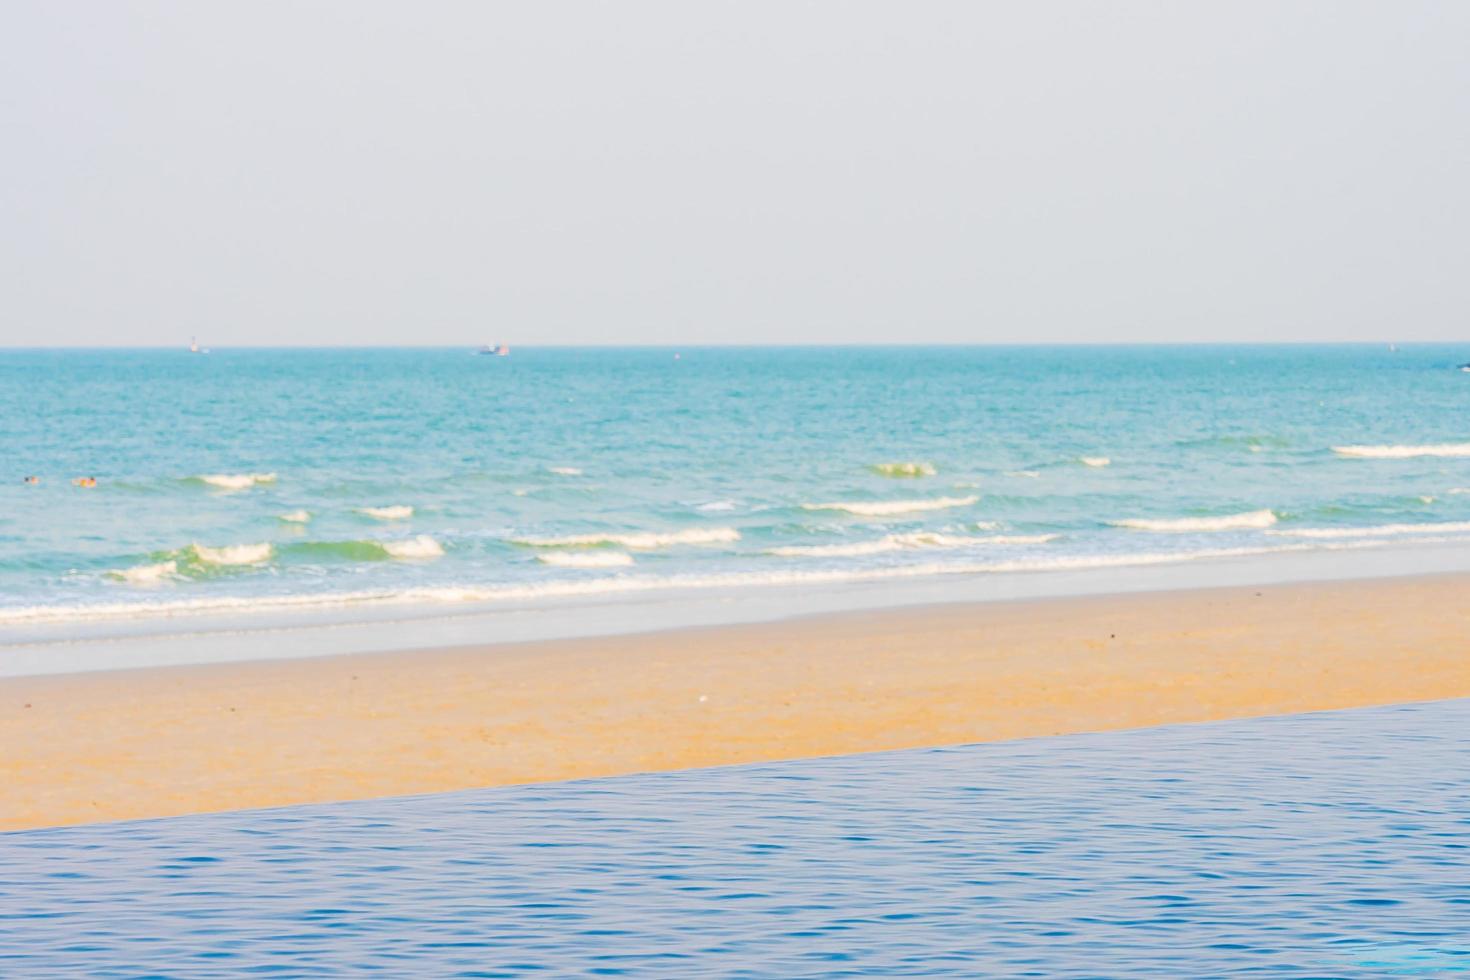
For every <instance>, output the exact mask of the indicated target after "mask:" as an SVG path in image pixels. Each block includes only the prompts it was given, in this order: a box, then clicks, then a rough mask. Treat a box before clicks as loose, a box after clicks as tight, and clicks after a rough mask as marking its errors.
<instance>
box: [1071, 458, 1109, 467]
mask: <svg viewBox="0 0 1470 980" xmlns="http://www.w3.org/2000/svg"><path fill="white" fill-rule="evenodd" d="M1077 461H1078V462H1079V463H1081V464H1082V465H1083V466H1094V467H1100V466H1112V465H1113V461H1112V460H1111V459H1109V458H1108V457H1106V456H1078V457H1077Z"/></svg>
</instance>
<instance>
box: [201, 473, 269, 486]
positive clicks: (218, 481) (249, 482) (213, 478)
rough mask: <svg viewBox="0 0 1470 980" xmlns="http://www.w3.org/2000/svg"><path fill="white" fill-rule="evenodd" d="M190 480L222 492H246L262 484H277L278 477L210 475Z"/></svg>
mask: <svg viewBox="0 0 1470 980" xmlns="http://www.w3.org/2000/svg"><path fill="white" fill-rule="evenodd" d="M189 479H190V480H194V481H197V482H199V483H203V484H207V485H208V486H211V487H219V488H220V489H222V490H246V489H249V488H250V487H253V486H256V485H257V484H261V483H275V482H276V475H275V474H274V473H208V474H205V475H203V476H191V477H189Z"/></svg>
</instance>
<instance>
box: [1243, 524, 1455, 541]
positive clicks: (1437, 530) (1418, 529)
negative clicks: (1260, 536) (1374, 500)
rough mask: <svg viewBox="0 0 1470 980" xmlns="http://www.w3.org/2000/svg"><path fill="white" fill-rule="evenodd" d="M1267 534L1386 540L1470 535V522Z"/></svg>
mask: <svg viewBox="0 0 1470 980" xmlns="http://www.w3.org/2000/svg"><path fill="white" fill-rule="evenodd" d="M1268 533H1270V534H1274V535H1276V536H1278V537H1283V538H1388V537H1399V536H1402V535H1414V534H1465V533H1470V521H1439V522H1437V523H1431V524H1378V525H1375V526H1369V527H1293V528H1285V529H1282V530H1280V531H1270V532H1268Z"/></svg>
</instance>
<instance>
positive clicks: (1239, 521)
mask: <svg viewBox="0 0 1470 980" xmlns="http://www.w3.org/2000/svg"><path fill="white" fill-rule="evenodd" d="M1108 523H1109V524H1111V525H1112V526H1113V527H1126V528H1130V529H1132V530H1135V531H1161V532H1165V533H1172V534H1180V533H1186V532H1190V531H1241V530H1250V529H1253V528H1263V527H1270V526H1271V525H1272V524H1275V523H1276V514H1275V513H1274V512H1272V511H1269V510H1253V511H1249V512H1248V513H1245V514H1226V515H1225V516H1223V517H1175V518H1168V519H1163V520H1155V519H1153V518H1145V517H1134V518H1129V519H1128V520H1122V521H1109V522H1108Z"/></svg>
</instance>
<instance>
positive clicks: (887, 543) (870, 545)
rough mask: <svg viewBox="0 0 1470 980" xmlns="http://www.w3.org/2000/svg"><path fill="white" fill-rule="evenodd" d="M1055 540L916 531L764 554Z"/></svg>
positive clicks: (846, 553)
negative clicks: (871, 539)
mask: <svg viewBox="0 0 1470 980" xmlns="http://www.w3.org/2000/svg"><path fill="white" fill-rule="evenodd" d="M1056 537H1057V535H1055V534H1030V535H1024V534H1012V535H1006V534H993V535H988V536H984V537H976V536H970V535H955V534H936V533H934V532H931V531H918V532H915V533H912V534H889V535H887V536H885V537H882V538H878V539H876V540H873V541H854V542H852V543H850V544H816V545H782V546H780V547H777V548H768V549H766V554H768V555H778V556H780V557H783V558H855V557H858V556H861V555H879V554H883V553H885V552H889V551H915V550H923V549H942V548H971V547H977V546H980V545H987V544H990V545H1021V544H1044V543H1045V542H1047V541H1052V540H1055V539H1056Z"/></svg>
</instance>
